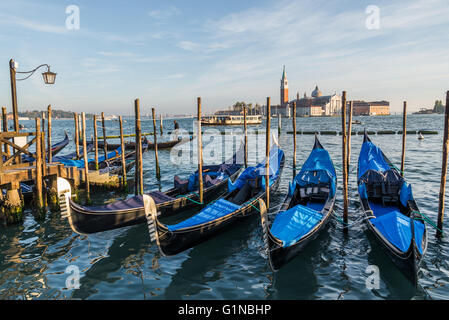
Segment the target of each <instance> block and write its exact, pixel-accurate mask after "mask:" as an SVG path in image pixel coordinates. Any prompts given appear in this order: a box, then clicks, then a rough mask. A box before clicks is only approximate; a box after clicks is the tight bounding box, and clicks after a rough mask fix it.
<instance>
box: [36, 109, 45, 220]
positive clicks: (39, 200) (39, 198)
mask: <svg viewBox="0 0 449 320" xmlns="http://www.w3.org/2000/svg"><path fill="white" fill-rule="evenodd" d="M42 183H43V177H42V132H41V119H40V118H36V181H35V182H34V185H35V186H36V209H37V211H38V213H39V215H42V214H43V213H44V196H43V193H42V191H43V188H42Z"/></svg>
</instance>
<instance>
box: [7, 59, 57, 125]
mask: <svg viewBox="0 0 449 320" xmlns="http://www.w3.org/2000/svg"><path fill="white" fill-rule="evenodd" d="M18 67H19V64H18V63H17V61H14V60H13V59H11V60H9V75H10V77H11V98H12V113H13V116H14V131H15V132H19V111H18V108H17V90H16V81H22V80H26V79H28V78H29V77H31V76H32V75H33V74H34V73H35V72H36V71H37V70H38V69H39V68H41V67H47V72H43V73H42V77H43V78H44V82H45V84H54V83H55V79H56V73H54V72H51V71H50V66H49V65H48V64H41V65H40V66H38V67H37V68H35V69H33V70H31V71H17V68H18ZM17 73H19V74H28V75H27V76H26V77H25V78H22V79H16V74H17Z"/></svg>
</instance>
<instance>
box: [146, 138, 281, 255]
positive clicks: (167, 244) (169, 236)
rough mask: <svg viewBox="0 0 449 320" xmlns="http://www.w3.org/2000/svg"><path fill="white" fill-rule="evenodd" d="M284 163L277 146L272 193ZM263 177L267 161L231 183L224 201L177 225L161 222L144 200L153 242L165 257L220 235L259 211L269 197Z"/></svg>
mask: <svg viewBox="0 0 449 320" xmlns="http://www.w3.org/2000/svg"><path fill="white" fill-rule="evenodd" d="M284 162H285V157H284V152H283V151H282V150H281V149H280V148H279V146H278V145H277V144H274V145H273V147H272V148H271V150H270V162H269V164H270V168H269V173H270V179H269V185H270V191H271V190H272V191H274V190H276V189H277V187H278V185H279V181H280V179H281V174H282V169H283V167H284ZM264 174H265V160H264V161H263V162H261V163H259V164H258V165H257V166H255V167H248V168H246V169H245V170H244V171H243V172H242V173H241V174H240V175H239V177H238V178H237V180H236V181H235V182H231V181H229V182H228V192H227V193H226V194H225V195H224V196H223V197H221V198H219V199H218V200H217V201H215V202H213V203H212V204H210V205H208V206H206V207H205V208H204V209H202V210H201V211H200V212H199V213H197V214H195V215H193V216H192V217H190V218H188V219H186V220H184V221H181V222H180V223H177V224H174V225H166V224H163V223H162V222H160V221H159V219H158V217H157V214H156V212H155V210H154V205H152V202H153V200H152V199H151V198H150V197H147V196H145V200H144V201H146V203H147V205H146V206H147V208H149V210H147V211H146V217H147V223H148V228H149V232H150V239H152V240H156V243H157V245H158V247H159V251H160V252H161V254H162V255H164V256H172V255H175V254H178V253H180V252H182V251H184V250H186V249H189V248H191V247H193V246H195V245H197V244H199V243H201V242H204V241H206V240H207V239H209V238H211V237H213V236H215V235H217V233H218V232H219V231H222V230H224V229H225V228H227V227H230V226H231V225H232V224H233V223H236V222H237V221H239V219H242V218H244V217H247V216H250V215H251V214H253V213H254V212H255V211H256V208H257V207H256V205H258V202H259V199H263V198H265V197H266V193H265V179H264ZM150 196H151V195H150ZM148 203H149V204H148ZM151 208H153V209H152V210H151Z"/></svg>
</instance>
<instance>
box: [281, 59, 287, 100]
mask: <svg viewBox="0 0 449 320" xmlns="http://www.w3.org/2000/svg"><path fill="white" fill-rule="evenodd" d="M287 103H288V80H287V74H286V73H285V66H284V71H283V72H282V79H281V106H285V105H286V104H287Z"/></svg>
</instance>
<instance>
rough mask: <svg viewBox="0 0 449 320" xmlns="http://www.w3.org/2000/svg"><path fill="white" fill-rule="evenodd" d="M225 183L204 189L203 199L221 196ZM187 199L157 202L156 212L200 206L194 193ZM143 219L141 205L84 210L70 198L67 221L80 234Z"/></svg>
mask: <svg viewBox="0 0 449 320" xmlns="http://www.w3.org/2000/svg"><path fill="white" fill-rule="evenodd" d="M237 175H238V171H237V172H236V173H234V174H233V175H232V176H231V179H234V178H236V177H237ZM227 183H228V180H227V179H226V180H224V181H223V182H221V183H219V184H217V185H215V186H211V187H209V188H206V189H204V194H203V197H204V200H203V201H204V202H205V203H208V202H210V201H213V200H215V199H217V198H218V197H220V196H222V195H223V194H224V193H225V192H226V188H227ZM189 199H190V200H189ZM189 199H187V198H186V197H182V198H177V199H174V200H173V201H169V202H165V203H161V204H158V205H156V206H157V211H158V214H159V215H160V217H164V216H169V215H173V214H176V213H179V212H181V211H185V210H191V209H195V208H198V207H201V205H200V204H198V203H197V202H198V201H199V199H198V196H197V195H196V194H192V195H190V196H189ZM192 200H193V201H192ZM145 221H146V219H145V210H144V207H143V206H142V207H139V208H135V209H132V210H121V211H120V210H117V211H113V212H110V211H108V212H95V211H86V210H85V208H84V207H81V206H78V205H77V204H76V203H74V202H73V201H72V200H70V213H69V223H70V225H71V227H72V229H73V230H74V231H75V232H77V233H80V234H91V233H96V232H101V231H107V230H113V229H117V228H122V227H126V226H132V225H136V224H140V223H144V222H145Z"/></svg>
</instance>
